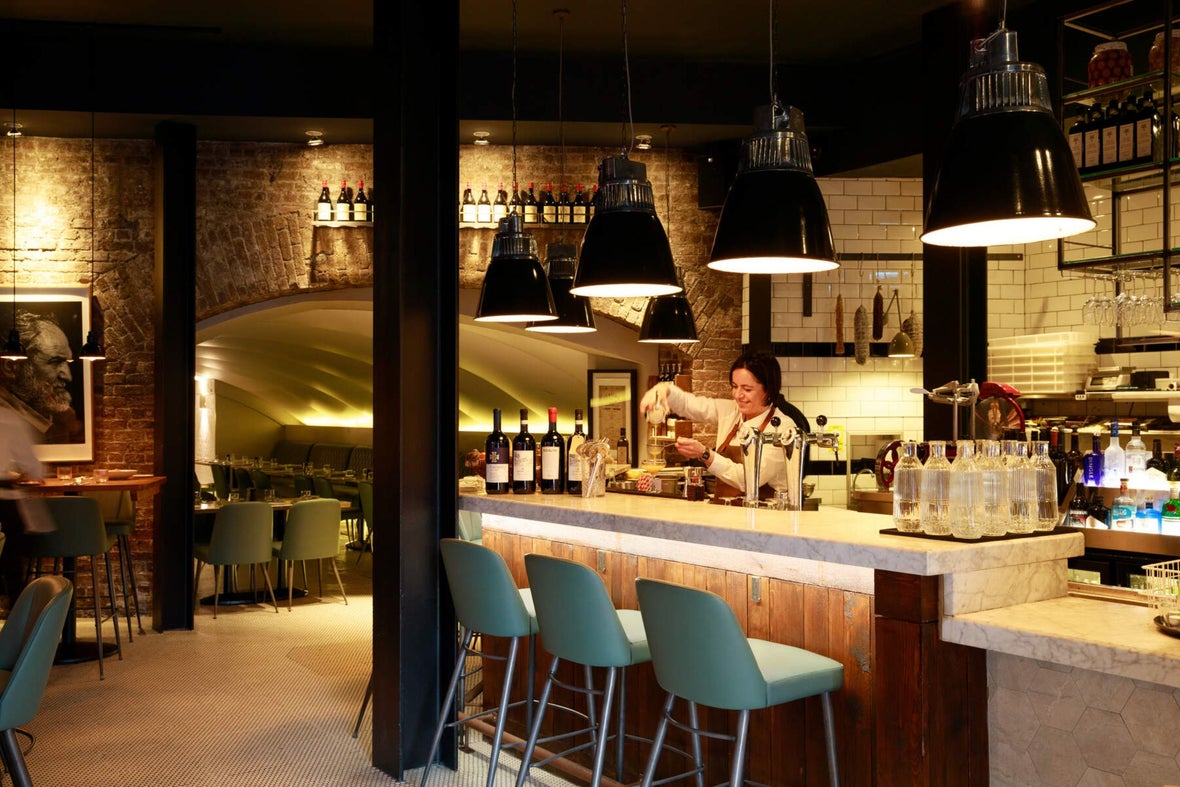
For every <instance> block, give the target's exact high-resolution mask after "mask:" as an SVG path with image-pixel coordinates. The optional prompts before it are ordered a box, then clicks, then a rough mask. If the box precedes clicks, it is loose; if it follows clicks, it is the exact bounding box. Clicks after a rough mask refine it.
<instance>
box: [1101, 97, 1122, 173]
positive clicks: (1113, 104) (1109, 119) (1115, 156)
mask: <svg viewBox="0 0 1180 787" xmlns="http://www.w3.org/2000/svg"><path fill="white" fill-rule="evenodd" d="M1118 163H1119V104H1118V99H1114V98H1112V99H1111V100H1110V104H1108V105H1107V107H1106V114H1105V115H1103V118H1102V161H1101V166H1102V169H1106V168H1107V167H1113V166H1115V165H1116V164H1118Z"/></svg>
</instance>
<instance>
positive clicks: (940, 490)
mask: <svg viewBox="0 0 1180 787" xmlns="http://www.w3.org/2000/svg"><path fill="white" fill-rule="evenodd" d="M928 445H929V446H930V457H929V458H928V459H927V460H926V464H925V465H924V466H923V467H922V511H921V514H920V520H921V523H922V532H923V533H926V534H927V535H931V536H949V535H950V534H951V523H950V472H951V463H950V462H949V461H947V458H946V441H945V440H930V441H929V442H928Z"/></svg>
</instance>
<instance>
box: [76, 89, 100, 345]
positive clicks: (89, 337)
mask: <svg viewBox="0 0 1180 787" xmlns="http://www.w3.org/2000/svg"><path fill="white" fill-rule="evenodd" d="M94 214H95V211H94V112H93V111H92V112H91V113H90V290H91V297H92V298H93V297H94V236H95V234H96V233H97V232H98V225H97V224H95V223H94ZM78 357H79V358H81V359H82V360H83V361H101V360H103V359H105V358H106V357H107V354H106V350H104V349H103V346H102V331H96V330H94V328H93V327H91V328H90V330H88V331H87V332H86V343H85V344H83V345H82V349H81V350H80V351H79V352H78Z"/></svg>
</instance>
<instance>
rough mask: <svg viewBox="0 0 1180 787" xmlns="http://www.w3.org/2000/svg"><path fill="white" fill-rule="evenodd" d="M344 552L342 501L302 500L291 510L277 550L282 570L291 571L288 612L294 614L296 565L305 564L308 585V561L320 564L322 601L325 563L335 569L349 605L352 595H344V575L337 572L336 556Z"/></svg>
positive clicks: (275, 554) (319, 577)
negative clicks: (341, 579)
mask: <svg viewBox="0 0 1180 787" xmlns="http://www.w3.org/2000/svg"><path fill="white" fill-rule="evenodd" d="M339 551H340V501H339V500H324V499H320V500H301V501H299V502H298V503H295V504H294V505H292V506H291V510H290V511H289V512H288V513H287V525H286V527H285V528H284V530H283V540H282V541H281V542H279V543H278V544H277V545H275V546H274V548H273V552H274V556H275V557H277V558H278V559H279V561H280V563H279V566H280V570H281V569H282V566H283V564H284V563H285V564H286V571H287V610H288V611H290V610H291V601H292V599H293V598H294V597H295V561H296V560H298V561H300V562H301V563H303V564H304V568H303V584H304V586H306V585H307V565H306V561H308V560H314V561H315V562H316V572H317V574H318V577H317V578H318V580H319V587H320V598H323V596H324V560H328V561H330V562H331V565H332V573H333V574H335V575H336V584H337V585H339V586H340V595H341V596H343V597H344V603H345V605H347V604H348V594H347V593H345V592H344V583H343V582H342V581H340V572H339V571H338V570H337V568H336V554H337V553H338V552H339Z"/></svg>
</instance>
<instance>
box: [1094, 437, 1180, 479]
mask: <svg viewBox="0 0 1180 787" xmlns="http://www.w3.org/2000/svg"><path fill="white" fill-rule="evenodd" d="M1098 439H1099V438H1098V434H1097V433H1095V434H1093V435H1091V441H1092V442H1091V444H1090V450H1089V451H1087V452H1086V455H1085V456H1083V457H1082V483H1084V484H1085V485H1086V486H1093V487H1101V486H1102V458H1103V457H1102V448H1101V446H1100V445H1099V442H1098ZM1176 447H1177V448H1180V443H1178V444H1177V446H1176Z"/></svg>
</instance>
